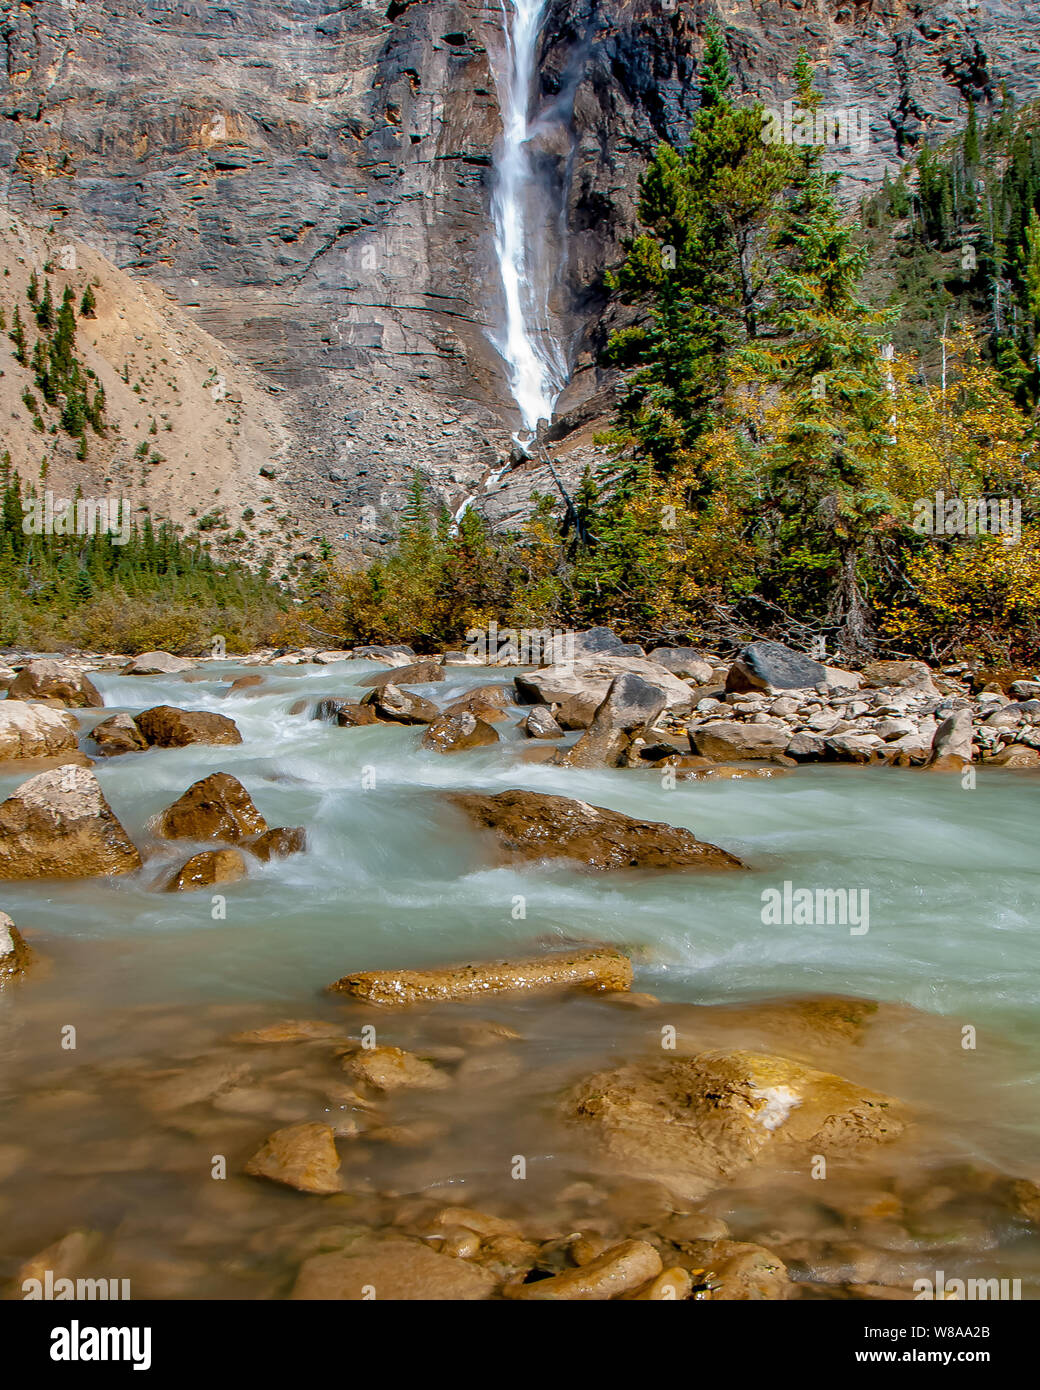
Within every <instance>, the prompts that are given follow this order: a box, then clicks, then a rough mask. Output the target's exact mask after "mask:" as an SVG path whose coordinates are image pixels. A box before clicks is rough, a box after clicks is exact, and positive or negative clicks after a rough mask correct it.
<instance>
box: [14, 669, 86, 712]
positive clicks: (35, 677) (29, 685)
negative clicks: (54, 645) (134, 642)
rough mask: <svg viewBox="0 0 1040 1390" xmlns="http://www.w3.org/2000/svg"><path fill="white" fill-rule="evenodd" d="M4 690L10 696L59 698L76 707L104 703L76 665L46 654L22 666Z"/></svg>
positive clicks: (37, 698) (80, 707) (81, 707)
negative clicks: (45, 656)
mask: <svg viewBox="0 0 1040 1390" xmlns="http://www.w3.org/2000/svg"><path fill="white" fill-rule="evenodd" d="M7 693H8V695H9V696H10V698H11V699H13V700H46V699H52V700H60V701H61V702H62V704H63V705H70V706H73V707H75V708H78V709H84V708H86V709H100V708H101V707H102V705H104V703H105V702H104V700H103V699H102V698H101V696H100V694H99V693H98V690H97V688H96V687H95V685H94V683H93V681H91V680H90V678H89V677H88V676H86V675H84V674H83V672H82V671H80V670H79V669H78V668H77V667H75V666H70V665H68V663H66V662H63V661H51V660H49V659H47V658H39V659H37V660H35V661H30V662H29V663H28V665H26V666H24V667H23V668H22V669H21V671H19V672H18V675H17V676H15V678H14V680H13V681H12V682H11V684H10V686H9V687H8V692H7Z"/></svg>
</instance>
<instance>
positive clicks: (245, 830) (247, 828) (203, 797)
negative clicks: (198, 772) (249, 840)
mask: <svg viewBox="0 0 1040 1390" xmlns="http://www.w3.org/2000/svg"><path fill="white" fill-rule="evenodd" d="M267 828H268V827H267V822H266V821H265V820H264V818H263V816H262V815H261V814H260V812H259V811H258V810H257V809H256V807H255V806H254V805H253V800H252V798H251V797H250V795H249V793H248V792H247V791H246V789H245V787H243V785H242V783H241V782H240V781H239V780H238V778H237V777H232V776H231V774H230V773H229V772H212V773H210V775H209V776H208V777H203V778H202V780H201V781H199V782H193V783H192V785H191V786H190V787H189V788H188V790H187V791H186V792H185V793H184V795H183V796H180V797H178V798H177V800H176V801H175V802H174V803H173V805H172V806H168V807H167V808H166V810H165V811H162V812H161V813H160V814H159V816H158V817H157V818H156V821H155V825H154V829H155V833H156V834H157V835H160V836H161V837H162V838H163V839H164V840H229V841H231V842H232V843H233V844H237V843H238V841H240V840H244V839H245V838H246V837H247V836H250V835H262V834H263V833H264V832H265V831H266V830H267Z"/></svg>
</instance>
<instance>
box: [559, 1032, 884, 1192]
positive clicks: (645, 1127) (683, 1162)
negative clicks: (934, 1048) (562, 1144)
mask: <svg viewBox="0 0 1040 1390" xmlns="http://www.w3.org/2000/svg"><path fill="white" fill-rule="evenodd" d="M565 1110H566V1113H567V1114H568V1116H569V1118H571V1119H572V1120H574V1121H575V1122H577V1123H578V1124H580V1125H581V1126H583V1127H584V1128H587V1129H589V1130H591V1131H592V1132H593V1133H594V1134H595V1135H596V1138H597V1140H598V1141H599V1143H600V1144H601V1145H602V1147H603V1148H604V1149H605V1150H606V1152H607V1154H608V1155H609V1156H610V1158H611V1159H613V1160H614V1161H615V1162H617V1163H618V1164H619V1166H620V1167H621V1168H622V1170H623V1171H627V1172H633V1173H635V1174H637V1175H639V1176H640V1177H644V1178H645V1177H652V1178H657V1179H658V1180H659V1181H661V1182H664V1183H666V1184H667V1185H668V1186H670V1187H672V1188H673V1189H674V1190H675V1191H676V1192H677V1193H681V1194H682V1196H683V1197H685V1198H688V1199H694V1198H697V1197H701V1196H703V1195H704V1194H705V1193H707V1192H710V1191H711V1190H712V1189H713V1188H716V1187H719V1186H720V1185H721V1184H722V1183H724V1182H726V1181H728V1180H729V1179H731V1178H734V1177H735V1176H737V1175H738V1174H739V1173H741V1172H742V1171H743V1170H744V1169H746V1168H748V1167H750V1166H751V1165H752V1164H755V1163H759V1162H762V1161H767V1160H770V1159H774V1160H776V1161H784V1160H785V1159H787V1160H791V1159H800V1158H804V1157H805V1156H807V1155H811V1154H823V1155H824V1156H825V1157H827V1158H830V1157H832V1156H833V1157H845V1156H848V1155H849V1154H853V1153H856V1152H857V1151H859V1150H861V1149H863V1148H867V1147H870V1146H871V1145H875V1144H880V1143H884V1142H886V1141H888V1140H890V1139H893V1138H895V1137H896V1136H897V1135H898V1134H899V1133H900V1132H901V1131H902V1129H903V1121H902V1119H901V1117H900V1113H899V1110H900V1108H899V1106H898V1105H897V1103H896V1102H895V1101H893V1100H891V1099H890V1098H889V1097H887V1096H882V1095H878V1094H876V1093H875V1092H872V1091H867V1090H865V1089H864V1088H863V1087H861V1086H857V1085H855V1084H854V1083H853V1082H851V1081H846V1080H845V1079H844V1078H843V1077H840V1076H834V1075H832V1074H830V1073H827V1072H821V1071H816V1070H815V1069H814V1068H812V1067H807V1066H803V1065H802V1064H801V1063H798V1062H793V1061H791V1060H789V1059H788V1058H785V1057H776V1056H769V1055H765V1054H759V1053H753V1052H742V1051H736V1052H719V1051H716V1052H706V1053H702V1054H701V1055H700V1056H698V1057H677V1058H674V1059H672V1060H670V1061H662V1062H643V1063H634V1064H632V1065H630V1066H625V1067H619V1068H617V1069H616V1070H613V1071H608V1072H601V1073H600V1074H599V1075H597V1076H593V1077H590V1078H589V1079H588V1080H586V1081H584V1082H582V1083H581V1084H580V1085H578V1086H577V1087H576V1088H575V1089H574V1090H573V1091H572V1092H571V1094H570V1096H569V1097H568V1098H567V1100H566V1102H565Z"/></svg>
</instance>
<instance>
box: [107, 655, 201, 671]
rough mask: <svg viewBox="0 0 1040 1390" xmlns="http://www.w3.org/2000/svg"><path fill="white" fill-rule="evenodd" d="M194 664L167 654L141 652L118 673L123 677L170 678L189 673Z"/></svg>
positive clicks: (180, 657)
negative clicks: (177, 674)
mask: <svg viewBox="0 0 1040 1390" xmlns="http://www.w3.org/2000/svg"><path fill="white" fill-rule="evenodd" d="M194 665H195V663H194V662H193V661H186V660H185V659H184V657H182V656H172V655H171V654H170V653H169V652H142V653H141V654H140V656H134V657H131V658H130V660H129V661H128V662H127V663H126V665H125V666H124V667H123V669H122V671H121V672H120V674H121V675H123V676H172V675H175V674H176V673H178V672H180V671H189V670H191V668H192V666H194Z"/></svg>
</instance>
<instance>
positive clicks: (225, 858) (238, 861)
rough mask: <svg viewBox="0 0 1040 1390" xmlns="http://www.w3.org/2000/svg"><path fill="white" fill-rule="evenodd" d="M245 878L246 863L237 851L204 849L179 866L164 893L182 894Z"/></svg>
mask: <svg viewBox="0 0 1040 1390" xmlns="http://www.w3.org/2000/svg"><path fill="white" fill-rule="evenodd" d="M245 876H246V861H245V860H244V859H243V858H242V856H241V855H240V854H239V852H238V850H237V849H205V850H203V851H202V852H201V853H200V854H193V855H192V857H191V858H190V859H189V860H188V861H187V863H185V864H182V865H181V867H180V868H179V869H178V870H177V872H176V873H175V874H174V875H173V877H172V878H171V879H170V880H169V882H168V883H167V884H166V891H167V892H168V893H183V892H185V891H186V890H190V889H194V888H210V887H212V886H213V885H214V884H217V883H237V882H238V880H239V879H240V878H245Z"/></svg>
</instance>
